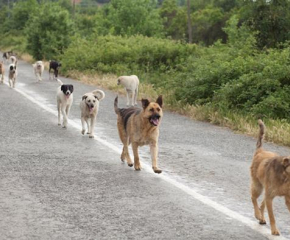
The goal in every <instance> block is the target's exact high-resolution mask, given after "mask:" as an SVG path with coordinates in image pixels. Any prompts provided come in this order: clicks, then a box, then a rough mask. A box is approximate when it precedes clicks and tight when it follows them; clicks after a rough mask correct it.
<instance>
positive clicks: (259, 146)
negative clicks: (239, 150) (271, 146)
mask: <svg viewBox="0 0 290 240" xmlns="http://www.w3.org/2000/svg"><path fill="white" fill-rule="evenodd" d="M258 124H259V127H260V131H259V137H258V141H257V145H256V149H259V148H261V147H262V144H263V138H264V135H265V128H266V127H265V124H264V123H263V121H262V120H261V119H259V120H258Z"/></svg>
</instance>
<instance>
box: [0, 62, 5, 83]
mask: <svg viewBox="0 0 290 240" xmlns="http://www.w3.org/2000/svg"><path fill="white" fill-rule="evenodd" d="M4 74H5V69H4V63H3V62H0V83H4Z"/></svg>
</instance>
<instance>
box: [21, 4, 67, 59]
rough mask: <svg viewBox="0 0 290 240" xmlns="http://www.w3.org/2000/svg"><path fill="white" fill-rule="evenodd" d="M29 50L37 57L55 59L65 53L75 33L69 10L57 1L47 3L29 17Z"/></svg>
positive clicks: (27, 31)
mask: <svg viewBox="0 0 290 240" xmlns="http://www.w3.org/2000/svg"><path fill="white" fill-rule="evenodd" d="M25 31H26V34H27V43H28V44H27V50H28V52H29V53H31V54H32V56H33V57H34V58H35V59H43V58H44V59H47V60H49V59H53V58H56V57H57V56H58V55H59V54H61V53H63V51H64V49H65V48H67V47H68V45H69V43H70V36H71V35H72V33H73V28H72V21H71V19H70V16H69V12H68V11H67V10H66V9H64V8H62V7H60V6H59V5H58V4H56V3H46V4H43V5H42V6H41V8H40V9H39V12H38V13H37V14H35V15H33V16H32V17H31V18H30V19H29V24H28V25H27V27H26V29H25Z"/></svg>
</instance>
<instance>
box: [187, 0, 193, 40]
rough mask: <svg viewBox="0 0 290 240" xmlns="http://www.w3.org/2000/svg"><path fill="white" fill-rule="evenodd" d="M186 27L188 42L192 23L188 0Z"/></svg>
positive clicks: (190, 38)
mask: <svg viewBox="0 0 290 240" xmlns="http://www.w3.org/2000/svg"><path fill="white" fill-rule="evenodd" d="M187 29H188V42H189V43H192V24H191V17H190V0H187Z"/></svg>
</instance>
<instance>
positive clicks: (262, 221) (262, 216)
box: [260, 199, 266, 224]
mask: <svg viewBox="0 0 290 240" xmlns="http://www.w3.org/2000/svg"><path fill="white" fill-rule="evenodd" d="M265 206H266V204H265V199H263V201H262V203H261V206H260V212H261V219H260V224H266V220H265V216H264V212H265Z"/></svg>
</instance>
